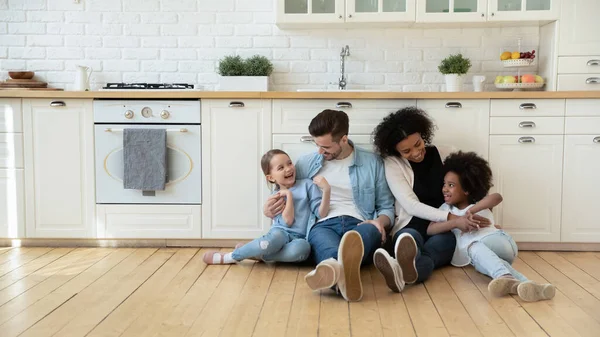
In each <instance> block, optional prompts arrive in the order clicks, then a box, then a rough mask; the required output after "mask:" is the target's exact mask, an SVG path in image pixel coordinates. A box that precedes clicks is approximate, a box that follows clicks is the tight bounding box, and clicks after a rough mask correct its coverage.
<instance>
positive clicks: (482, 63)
mask: <svg viewBox="0 0 600 337" xmlns="http://www.w3.org/2000/svg"><path fill="white" fill-rule="evenodd" d="M274 11H275V6H274V1H272V0H81V1H80V2H79V3H75V2H74V1H73V0H14V1H7V0H0V70H1V71H2V72H0V79H4V78H6V77H7V73H6V72H7V71H8V70H23V69H28V70H33V71H35V72H36V78H37V79H40V80H44V81H47V82H49V83H50V85H51V86H54V87H61V88H65V89H70V88H71V84H72V82H73V80H74V78H75V65H77V64H82V65H88V66H91V67H92V68H93V69H94V72H93V73H92V77H91V78H92V88H93V89H99V88H100V87H101V86H102V85H104V84H105V83H106V82H120V81H125V82H158V81H161V82H189V83H194V84H199V85H202V86H204V88H206V89H208V90H210V89H213V88H214V87H215V85H216V84H217V81H218V76H217V74H216V72H215V70H216V68H217V66H218V60H219V59H220V58H222V57H223V56H225V55H230V54H238V55H241V56H243V57H247V56H251V55H254V54H259V55H264V56H266V57H268V58H269V59H271V60H272V62H273V64H274V68H275V71H274V74H273V76H272V78H271V81H272V88H273V89H274V90H295V89H298V88H323V87H325V86H335V85H333V84H332V83H333V82H335V81H337V79H338V78H339V54H340V49H341V47H342V46H344V45H346V44H347V45H349V46H350V54H351V55H350V56H349V57H348V59H347V64H346V71H347V73H348V85H349V87H350V88H357V89H360V88H365V89H383V90H404V91H439V90H444V84H443V83H444V78H443V76H442V75H441V74H440V73H439V72H438V70H437V65H438V64H439V62H440V60H441V59H443V58H444V57H446V56H447V55H449V54H452V53H457V52H462V53H463V54H464V55H465V56H467V57H469V58H470V59H471V61H472V64H473V67H472V68H471V71H470V74H469V75H472V74H475V73H477V74H484V75H486V76H487V83H488V84H490V83H493V81H494V78H495V76H496V75H509V74H513V73H514V72H511V71H507V69H504V68H503V67H502V65H501V64H500V62H499V56H500V53H501V51H503V50H504V49H507V50H513V49H516V38H517V37H518V36H520V37H522V38H523V44H524V46H523V48H524V49H525V50H531V49H536V50H537V49H538V45H539V29H538V28H537V27H507V28H463V29H461V28H453V29H423V28H414V29H391V28H390V29H384V28H381V29H371V28H369V29H315V30H281V29H279V28H278V27H277V26H275V24H274V21H275V13H274ZM508 70H510V69H508ZM536 70H537V62H535V63H534V65H533V67H531V68H529V69H527V70H526V71H536ZM466 83H467V89H469V88H470V87H469V83H470V76H469V77H468V78H467V81H466ZM488 88H489V89H493V86H492V85H488Z"/></svg>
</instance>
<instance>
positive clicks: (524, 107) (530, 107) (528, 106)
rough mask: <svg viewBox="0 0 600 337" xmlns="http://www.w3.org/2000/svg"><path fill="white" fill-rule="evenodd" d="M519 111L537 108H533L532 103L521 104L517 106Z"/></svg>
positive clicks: (535, 107)
mask: <svg viewBox="0 0 600 337" xmlns="http://www.w3.org/2000/svg"><path fill="white" fill-rule="evenodd" d="M519 109H521V110H525V109H537V106H535V104H533V103H523V104H521V105H519Z"/></svg>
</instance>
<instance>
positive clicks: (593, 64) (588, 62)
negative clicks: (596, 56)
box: [587, 60, 600, 66]
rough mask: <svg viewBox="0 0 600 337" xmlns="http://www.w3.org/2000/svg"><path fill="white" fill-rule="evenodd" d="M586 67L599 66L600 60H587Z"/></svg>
mask: <svg viewBox="0 0 600 337" xmlns="http://www.w3.org/2000/svg"><path fill="white" fill-rule="evenodd" d="M587 65H588V66H600V60H589V61H587Z"/></svg>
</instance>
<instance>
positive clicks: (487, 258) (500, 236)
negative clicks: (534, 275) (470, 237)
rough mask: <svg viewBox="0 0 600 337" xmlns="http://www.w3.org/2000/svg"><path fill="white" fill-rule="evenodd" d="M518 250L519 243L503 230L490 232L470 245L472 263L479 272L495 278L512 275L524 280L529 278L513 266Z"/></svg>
mask: <svg viewBox="0 0 600 337" xmlns="http://www.w3.org/2000/svg"><path fill="white" fill-rule="evenodd" d="M517 252H518V249H517V244H516V243H515V241H514V240H513V239H512V238H511V237H510V235H508V234H506V233H504V232H503V231H497V232H495V233H493V234H490V235H488V236H486V237H484V238H482V239H481V240H479V241H477V242H474V243H473V244H472V245H471V246H470V247H469V257H470V258H471V264H472V265H473V266H474V267H475V269H477V271H478V272H480V273H482V274H485V275H487V276H489V277H491V278H493V279H495V278H498V277H500V276H503V275H512V276H513V277H514V278H516V279H517V280H519V281H521V282H524V281H527V278H526V277H525V276H524V275H523V274H521V273H519V272H518V271H516V270H515V269H514V268H513V267H512V266H511V264H512V263H513V261H514V260H515V258H516V257H517Z"/></svg>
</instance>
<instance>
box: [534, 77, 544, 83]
mask: <svg viewBox="0 0 600 337" xmlns="http://www.w3.org/2000/svg"><path fill="white" fill-rule="evenodd" d="M535 83H544V79H543V78H542V76H540V75H535Z"/></svg>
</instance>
